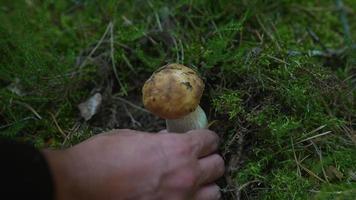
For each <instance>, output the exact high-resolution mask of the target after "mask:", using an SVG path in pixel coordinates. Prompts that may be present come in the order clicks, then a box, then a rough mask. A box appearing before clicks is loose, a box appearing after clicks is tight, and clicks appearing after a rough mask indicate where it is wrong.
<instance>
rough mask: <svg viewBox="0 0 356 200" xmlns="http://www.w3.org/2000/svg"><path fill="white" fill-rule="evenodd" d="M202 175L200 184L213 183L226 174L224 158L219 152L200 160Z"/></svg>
mask: <svg viewBox="0 0 356 200" xmlns="http://www.w3.org/2000/svg"><path fill="white" fill-rule="evenodd" d="M199 166H200V177H199V184H201V185H206V184H208V183H212V182H214V181H216V180H217V179H218V178H220V177H221V176H222V175H224V172H225V165H224V160H223V159H222V157H221V156H220V155H218V154H213V155H211V156H207V157H205V158H202V159H200V160H199Z"/></svg>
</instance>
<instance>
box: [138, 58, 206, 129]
mask: <svg viewBox="0 0 356 200" xmlns="http://www.w3.org/2000/svg"><path fill="white" fill-rule="evenodd" d="M203 90H204V82H203V81H202V80H201V78H200V77H199V76H198V74H197V73H196V72H195V71H194V70H192V69H190V68H188V67H186V66H184V65H181V64H169V65H165V66H163V67H161V68H159V69H158V70H157V71H155V72H154V73H153V74H152V76H151V77H150V78H149V79H148V80H147V81H146V83H145V84H144V86H143V88H142V93H143V104H144V106H145V107H146V108H147V109H148V110H149V111H151V112H152V113H153V114H155V115H157V116H159V117H161V118H164V119H166V126H167V131H168V132H175V133H184V132H187V131H189V130H193V129H200V128H207V124H208V122H207V118H206V115H205V112H204V110H203V109H202V108H201V107H200V106H199V102H200V98H201V96H202V94H203Z"/></svg>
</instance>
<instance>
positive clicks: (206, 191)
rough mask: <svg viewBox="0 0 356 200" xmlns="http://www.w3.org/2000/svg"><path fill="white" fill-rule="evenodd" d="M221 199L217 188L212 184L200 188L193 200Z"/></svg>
mask: <svg viewBox="0 0 356 200" xmlns="http://www.w3.org/2000/svg"><path fill="white" fill-rule="evenodd" d="M220 198H221V193H220V188H219V186H217V185H215V184H212V185H207V186H204V187H202V188H200V189H199V190H198V191H197V193H196V194H195V198H194V200H218V199H220Z"/></svg>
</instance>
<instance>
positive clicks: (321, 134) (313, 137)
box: [295, 131, 332, 144]
mask: <svg viewBox="0 0 356 200" xmlns="http://www.w3.org/2000/svg"><path fill="white" fill-rule="evenodd" d="M329 133H332V131H326V132H324V133H320V134H318V135H314V136H311V137H308V138H306V139H304V140H301V141H299V142H297V143H295V144H299V143H302V142H305V141H308V140H312V139H315V138H318V137H321V136H324V135H327V134H329Z"/></svg>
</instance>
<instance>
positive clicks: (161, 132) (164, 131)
mask: <svg viewBox="0 0 356 200" xmlns="http://www.w3.org/2000/svg"><path fill="white" fill-rule="evenodd" d="M167 133H168V131H167V130H166V129H163V130H161V131H159V132H158V134H167Z"/></svg>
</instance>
